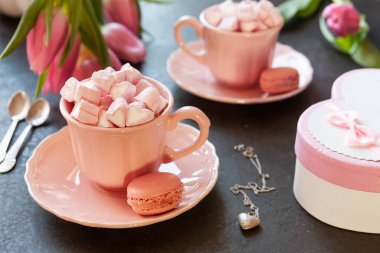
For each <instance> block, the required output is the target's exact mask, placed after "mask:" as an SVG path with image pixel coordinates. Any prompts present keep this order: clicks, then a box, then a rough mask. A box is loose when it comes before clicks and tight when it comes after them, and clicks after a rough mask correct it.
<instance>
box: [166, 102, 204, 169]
mask: <svg viewBox="0 0 380 253" xmlns="http://www.w3.org/2000/svg"><path fill="white" fill-rule="evenodd" d="M185 119H190V120H194V121H195V122H196V123H197V124H198V126H199V132H200V133H199V136H198V139H197V140H196V141H195V142H194V143H193V144H192V145H190V146H188V147H186V148H184V149H182V150H179V151H176V150H173V149H172V148H170V147H168V146H165V150H164V157H163V162H164V163H169V162H172V161H174V160H177V159H179V158H181V157H184V156H186V155H189V154H191V153H192V152H194V151H195V150H197V149H199V148H200V147H201V146H202V145H203V144H204V143H205V141H206V140H207V138H208V132H209V128H210V120H209V118H208V117H207V116H206V114H204V113H203V112H202V111H201V110H199V109H198V108H195V107H193V106H185V107H182V108H180V109H178V110H177V111H175V112H174V113H172V114H171V115H170V116H169V120H168V124H167V128H166V129H167V130H168V131H171V130H174V129H175V128H176V127H177V123H178V122H180V121H182V120H185Z"/></svg>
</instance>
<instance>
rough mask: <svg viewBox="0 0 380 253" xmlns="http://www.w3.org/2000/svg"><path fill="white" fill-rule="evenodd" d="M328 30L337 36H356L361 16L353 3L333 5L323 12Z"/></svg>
mask: <svg viewBox="0 0 380 253" xmlns="http://www.w3.org/2000/svg"><path fill="white" fill-rule="evenodd" d="M322 17H323V18H324V19H325V20H326V25H327V28H328V29H329V30H330V31H331V32H332V33H334V35H335V36H338V37H339V36H346V35H349V34H352V35H354V34H356V33H357V32H358V31H359V23H360V14H359V12H358V11H357V10H356V9H355V7H354V6H353V5H352V4H351V3H341V4H338V3H332V4H329V5H328V6H327V7H326V8H325V9H324V10H323V12H322Z"/></svg>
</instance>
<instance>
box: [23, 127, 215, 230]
mask: <svg viewBox="0 0 380 253" xmlns="http://www.w3.org/2000/svg"><path fill="white" fill-rule="evenodd" d="M198 134H199V131H198V130H196V129H195V128H193V127H191V126H188V125H185V124H178V127H177V129H176V130H175V131H171V132H168V135H167V138H168V143H169V144H170V146H171V147H173V148H181V147H183V145H186V144H187V143H189V142H191V141H194V140H195V139H196V138H197V136H198ZM218 167H219V158H218V156H217V155H216V153H215V147H214V145H213V144H211V143H210V142H209V141H207V142H206V143H205V144H204V145H203V146H202V147H201V148H200V149H199V150H197V151H196V152H194V153H193V154H191V155H189V156H187V157H184V158H182V159H180V160H178V161H176V162H175V163H169V164H163V165H162V166H161V167H160V168H159V170H160V171H165V172H171V173H174V174H176V175H177V176H179V177H180V178H181V181H182V183H184V193H183V199H182V202H181V203H180V204H179V206H178V207H176V208H175V209H173V210H172V211H170V212H167V213H164V214H161V215H156V216H140V215H138V214H136V213H135V212H133V211H132V208H130V207H129V205H128V204H127V196H126V192H108V191H105V190H102V189H100V188H98V187H97V186H95V185H94V184H92V183H91V182H89V181H88V180H87V178H85V177H84V176H83V175H82V174H81V173H80V172H79V170H78V169H77V168H76V165H75V161H74V157H73V154H72V149H71V142H70V138H69V131H68V128H67V127H64V128H63V129H61V130H60V131H59V132H57V133H55V134H53V135H51V136H49V137H47V138H46V139H45V140H44V141H42V142H41V143H40V144H39V145H38V147H37V148H36V149H35V151H34V153H33V155H32V156H31V158H30V159H29V160H28V162H27V165H26V173H25V181H26V184H27V186H28V190H29V193H30V195H31V196H32V198H33V199H34V200H35V201H36V202H37V203H38V204H39V205H40V206H41V207H42V208H44V209H46V210H47V211H49V212H51V213H53V214H54V215H56V216H58V217H60V218H62V219H64V220H67V221H71V222H75V223H78V224H82V225H85V226H90V227H103V228H131V227H141V226H146V225H149V224H153V223H157V222H161V221H164V220H168V219H171V218H173V217H176V216H177V215H180V214H181V213H183V212H185V211H187V210H189V209H191V208H192V207H194V206H196V205H197V204H198V203H199V202H200V201H201V200H202V199H203V198H204V197H205V196H206V195H207V194H208V193H209V192H210V191H211V190H212V188H213V187H214V185H215V183H216V180H217V177H218Z"/></svg>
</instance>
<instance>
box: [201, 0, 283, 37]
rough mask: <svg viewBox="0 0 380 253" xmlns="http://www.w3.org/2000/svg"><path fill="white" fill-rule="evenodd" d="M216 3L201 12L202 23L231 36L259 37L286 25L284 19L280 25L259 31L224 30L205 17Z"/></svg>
mask: <svg viewBox="0 0 380 253" xmlns="http://www.w3.org/2000/svg"><path fill="white" fill-rule="evenodd" d="M215 6H216V5H212V6H209V7H207V8H206V9H204V10H203V11H202V12H201V13H200V14H199V20H200V21H201V23H202V25H203V26H205V27H207V28H208V29H210V30H213V31H215V32H218V33H221V34H225V35H229V36H236V37H246V38H252V37H258V36H260V35H263V34H266V33H270V32H273V31H274V30H277V31H278V30H281V28H282V27H283V26H284V21H282V22H281V24H279V25H278V26H275V27H271V28H270V29H267V30H263V31H258V32H230V31H224V30H220V29H218V28H216V27H215V26H213V25H211V24H209V23H208V22H207V20H206V18H205V13H206V11H207V10H209V9H211V8H215Z"/></svg>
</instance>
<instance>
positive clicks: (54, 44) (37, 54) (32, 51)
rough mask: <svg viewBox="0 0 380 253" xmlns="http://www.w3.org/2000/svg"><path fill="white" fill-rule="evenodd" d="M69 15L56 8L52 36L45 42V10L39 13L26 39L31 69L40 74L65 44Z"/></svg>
mask: <svg viewBox="0 0 380 253" xmlns="http://www.w3.org/2000/svg"><path fill="white" fill-rule="evenodd" d="M68 28H69V27H68V20H67V17H66V16H65V15H64V14H63V12H62V11H60V10H55V11H54V13H53V17H52V29H51V36H50V40H49V42H48V44H47V45H46V44H45V36H46V21H45V12H44V11H42V12H40V14H39V15H38V18H37V22H36V24H35V26H34V27H33V29H32V30H31V31H30V32H29V34H28V36H27V39H26V51H27V55H28V61H29V65H30V69H31V70H33V71H34V73H36V74H38V75H40V74H42V73H43V72H44V71H45V69H46V68H47V67H48V66H49V65H50V64H51V63H52V61H53V59H54V57H55V56H56V55H57V54H58V52H59V50H60V49H61V48H62V47H64V46H65V44H66V43H65V42H66V39H67V34H68Z"/></svg>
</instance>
